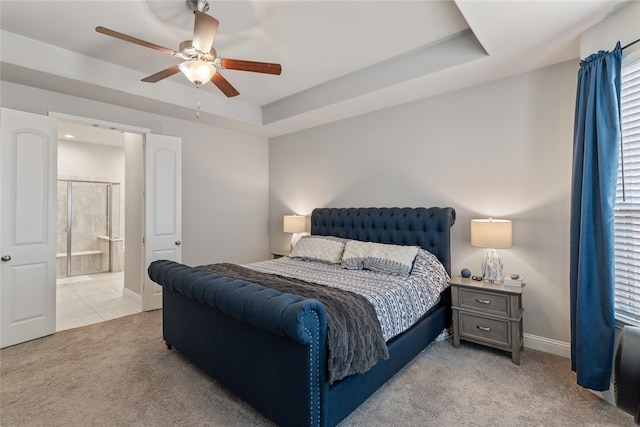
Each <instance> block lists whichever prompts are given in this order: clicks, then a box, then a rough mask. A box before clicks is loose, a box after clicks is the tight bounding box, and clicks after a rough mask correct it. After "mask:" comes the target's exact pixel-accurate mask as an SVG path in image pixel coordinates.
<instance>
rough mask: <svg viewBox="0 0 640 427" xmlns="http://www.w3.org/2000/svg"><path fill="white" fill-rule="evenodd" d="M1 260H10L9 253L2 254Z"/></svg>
mask: <svg viewBox="0 0 640 427" xmlns="http://www.w3.org/2000/svg"><path fill="white" fill-rule="evenodd" d="M1 259H2V261H11V255H2V258H1Z"/></svg>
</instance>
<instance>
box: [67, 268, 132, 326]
mask: <svg viewBox="0 0 640 427" xmlns="http://www.w3.org/2000/svg"><path fill="white" fill-rule="evenodd" d="M123 287H124V273H123V272H119V273H101V274H92V275H87V276H73V277H64V278H60V279H58V280H57V298H56V303H57V306H56V332H59V331H64V330H65V329H72V328H78V327H80V326H86V325H91V324H93V323H98V322H103V321H105V320H110V319H115V318H117V317H123V316H127V315H129V314H134V313H139V312H140V303H139V302H136V301H134V300H133V299H131V298H128V297H126V296H124V295H123V294H122V289H123Z"/></svg>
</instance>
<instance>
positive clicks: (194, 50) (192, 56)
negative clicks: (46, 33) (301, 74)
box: [96, 0, 282, 97]
mask: <svg viewBox="0 0 640 427" xmlns="http://www.w3.org/2000/svg"><path fill="white" fill-rule="evenodd" d="M186 2H187V5H188V6H189V8H190V9H191V10H193V13H194V14H195V23H194V27H193V40H186V41H183V42H182V43H180V47H179V50H178V51H174V50H172V49H169V48H166V47H163V46H159V45H157V44H154V43H149V42H147V41H144V40H141V39H138V38H136V37H132V36H129V35H127V34H123V33H120V32H118V31H114V30H110V29H108V28H105V27H100V26H99V27H96V31H97V32H99V33H101V34H105V35H107V36H111V37H115V38H117V39H120V40H124V41H127V42H130V43H135V44H137V45H140V46H144V47H148V48H150V49H155V50H157V51H159V52H162V53H165V54H167V55H171V56H175V57H177V58H180V59H183V60H184V61H183V62H182V63H180V64H179V65H173V66H171V67H169V68H167V69H164V70H162V71H159V72H157V73H155V74H152V75H150V76H148V77H145V78H144V79H142V81H143V82H147V83H156V82H158V81H160V80H162V79H166V78H167V77H171V76H172V75H174V74H176V73H178V72H180V71H182V73H183V74H184V75H185V76H186V77H187V78H188V79H189V80H191V81H192V82H193V83H195V84H196V86H198V87H199V86H200V85H201V84H203V83H207V82H209V81H211V82H212V83H213V84H214V85H216V86H217V87H218V89H220V90H221V91H222V93H224V94H225V95H226V96H228V97H232V96H236V95H239V94H240V92H238V91H237V90H236V88H234V87H233V86H232V85H231V83H229V82H228V81H227V79H225V78H224V77H223V76H222V74H220V73H219V72H218V71H217V68H222V69H225V70H240V71H251V72H254V73H264V74H276V75H279V74H280V73H281V72H282V67H281V66H280V64H272V63H269V62H255V61H244V60H241V59H228V58H218V56H217V53H216V50H215V49H213V47H212V45H213V40H214V38H215V36H216V32H217V31H218V24H219V21H218V20H217V19H216V18H214V17H212V16H210V15H207V14H206V13H205V12H206V11H208V10H209V3H208V2H207V1H206V0H186Z"/></svg>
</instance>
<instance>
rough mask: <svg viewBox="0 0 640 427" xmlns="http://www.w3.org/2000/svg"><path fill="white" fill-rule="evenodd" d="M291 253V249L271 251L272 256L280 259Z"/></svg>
mask: <svg viewBox="0 0 640 427" xmlns="http://www.w3.org/2000/svg"><path fill="white" fill-rule="evenodd" d="M290 253H291V251H276V252H271V256H272V257H273V259H278V258H282V257H283V256H289V254H290Z"/></svg>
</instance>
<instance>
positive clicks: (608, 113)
mask: <svg viewBox="0 0 640 427" xmlns="http://www.w3.org/2000/svg"><path fill="white" fill-rule="evenodd" d="M621 60H622V50H621V49H620V43H619V42H618V44H617V46H616V48H615V49H614V50H613V51H612V52H605V51H600V52H598V53H597V54H594V55H591V56H590V57H588V58H587V59H585V60H584V61H582V62H581V63H580V71H579V72H578V92H577V96H576V113H575V122H574V135H573V178H572V193H571V231H570V232H571V236H570V239H571V241H570V249H571V257H570V262H571V266H570V269H571V270H570V298H571V299H570V305H571V369H572V370H574V371H575V372H576V375H577V382H578V384H580V385H581V386H583V387H586V388H590V389H592V390H598V391H604V390H608V389H609V383H610V377H611V365H612V359H613V346H614V326H615V314H614V300H613V298H614V286H615V277H614V240H613V206H614V203H615V193H616V177H617V173H618V158H619V156H620V71H621Z"/></svg>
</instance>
